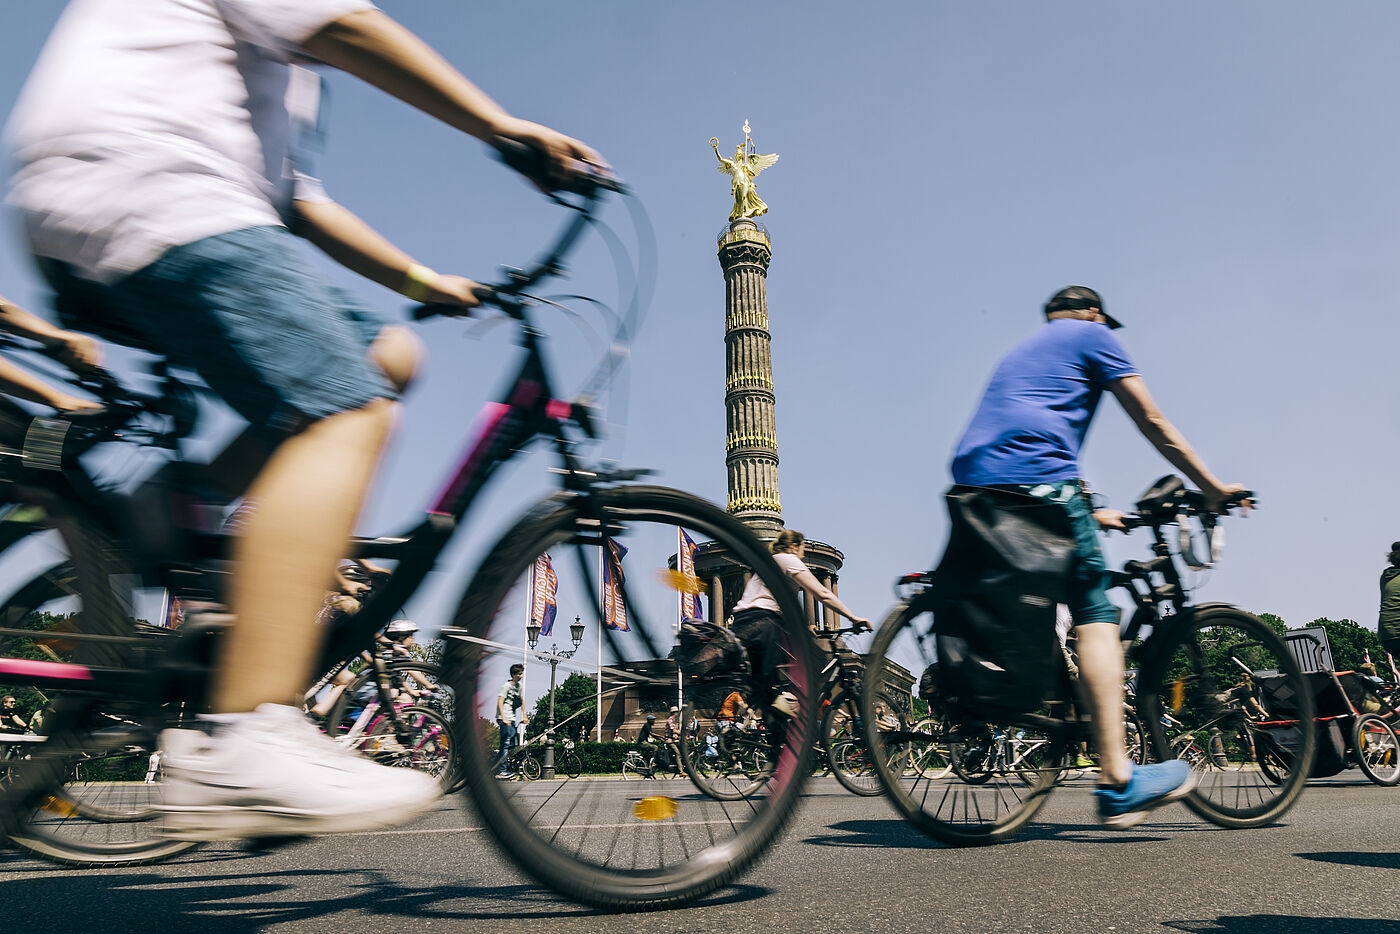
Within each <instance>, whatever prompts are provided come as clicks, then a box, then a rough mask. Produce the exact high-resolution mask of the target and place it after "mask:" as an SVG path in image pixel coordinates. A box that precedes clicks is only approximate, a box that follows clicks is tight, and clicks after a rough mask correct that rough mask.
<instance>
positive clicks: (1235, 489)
mask: <svg viewBox="0 0 1400 934" xmlns="http://www.w3.org/2000/svg"><path fill="white" fill-rule="evenodd" d="M1202 492H1203V493H1204V495H1205V498H1206V507H1207V508H1209V509H1210V511H1211V512H1214V513H1218V514H1220V515H1224V514H1225V513H1227V512H1229V511H1230V509H1231V508H1234V507H1238V508H1239V510H1240V515H1241V516H1245V515H1248V514H1249V511H1250V510H1251V509H1253V508H1254V499H1253V496H1252V494H1250V491H1249V488H1248V487H1246V486H1244V485H1243V484H1241V483H1227V484H1224V485H1223V486H1221V487H1219V488H1218V489H1215V490H1212V491H1202Z"/></svg>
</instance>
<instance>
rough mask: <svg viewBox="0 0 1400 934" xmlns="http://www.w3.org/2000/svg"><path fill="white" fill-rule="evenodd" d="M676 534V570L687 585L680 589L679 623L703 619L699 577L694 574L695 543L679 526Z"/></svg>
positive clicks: (703, 612)
mask: <svg viewBox="0 0 1400 934" xmlns="http://www.w3.org/2000/svg"><path fill="white" fill-rule="evenodd" d="M676 532H677V533H678V539H679V541H678V542H677V547H676V569H677V570H678V571H680V572H681V578H682V580H683V581H684V582H685V583H686V584H687V585H688V586H684V587H682V588H681V622H685V621H686V620H687V619H704V618H705V611H704V609H703V608H702V607H701V605H700V592H699V591H700V589H701V588H700V586H699V577H698V576H697V575H696V573H695V551H696V545H695V541H694V539H692V538H691V537H690V536H689V535H687V534H686V532H685V529H683V528H680V527H679V526H677V527H676Z"/></svg>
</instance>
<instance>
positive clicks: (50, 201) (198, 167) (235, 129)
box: [5, 0, 375, 282]
mask: <svg viewBox="0 0 1400 934" xmlns="http://www.w3.org/2000/svg"><path fill="white" fill-rule="evenodd" d="M374 8H375V7H374V4H373V3H371V2H370V0H141V2H139V3H133V2H131V0H73V2H72V3H70V4H69V6H68V8H67V9H66V10H64V12H63V15H62V17H61V18H60V19H59V21H58V25H57V26H55V27H54V31H53V34H52V35H51V36H49V39H48V42H47V43H46V44H45V45H44V49H43V52H41V53H40V56H39V60H38V62H37V63H36V64H35V66H34V71H33V72H32V73H31V74H30V76H29V79H28V81H26V82H25V85H24V89H23V90H22V91H21V92H20V97H19V100H18V102H17V103H16V105H15V109H14V112H13V114H12V115H11V117H10V120H9V123H8V125H7V126H6V129H5V136H6V143H7V148H8V149H9V150H10V151H11V153H12V156H13V158H14V161H15V163H16V171H15V175H14V177H13V178H12V179H11V186H10V194H9V199H8V200H9V202H10V203H11V204H13V205H14V206H16V207H17V208H18V209H19V210H20V213H21V217H22V219H23V221H24V225H25V232H26V234H27V235H28V237H29V243H30V248H31V250H32V251H33V252H34V253H35V255H38V256H44V257H50V258H53V259H57V260H61V261H63V262H65V263H68V264H69V265H70V266H72V267H73V269H74V271H75V272H77V273H78V274H79V275H82V276H85V277H87V278H91V279H95V280H98V281H102V282H112V281H115V280H116V279H119V278H121V277H122V276H124V275H126V274H127V273H130V272H134V271H136V270H138V269H141V268H142V267H144V266H146V265H148V264H150V263H151V262H153V261H154V260H155V259H157V258H158V257H159V256H160V255H161V254H162V253H164V252H165V251H166V250H167V249H169V248H170V247H173V246H179V245H182V244H186V243H191V242H193V241H195V240H199V239H202V238H204V237H210V236H214V235H216V234H222V233H229V232H230V231H234V230H242V229H244V228H247V227H257V226H266V225H285V224H286V220H287V218H288V216H289V213H290V209H291V204H292V200H293V197H294V196H295V197H296V198H306V199H309V200H321V199H324V197H325V196H324V194H322V193H319V192H318V191H317V189H316V186H314V185H312V184H310V180H309V179H303V180H302V181H303V182H305V183H307V187H306V188H304V189H302V188H298V178H297V171H296V167H295V165H294V164H293V161H292V159H293V154H294V153H295V151H296V147H297V145H298V142H299V140H298V136H299V134H300V132H301V128H300V126H299V125H298V121H297V114H295V113H294V112H293V111H294V110H295V109H297V108H298V107H302V108H305V107H310V108H312V109H313V110H314V107H315V97H316V96H317V95H313V94H311V93H310V91H309V87H308V86H307V85H304V84H301V83H300V82H299V80H298V79H297V78H296V77H294V76H295V73H296V72H297V71H299V69H293V68H291V67H290V66H291V65H292V64H293V63H294V62H298V61H301V62H306V61H309V59H307V58H306V56H305V53H303V52H301V51H300V44H301V43H303V42H305V41H306V40H307V39H309V38H310V37H311V36H313V35H315V34H316V33H317V32H319V31H320V30H321V29H322V28H323V27H325V26H326V25H328V24H329V23H331V22H334V21H335V20H337V19H340V18H342V17H344V16H346V15H348V14H350V13H354V12H358V11H361V10H369V9H374ZM311 77H312V80H315V76H314V75H313V76H311ZM318 87H319V84H318ZM289 103H290V108H291V109H289ZM311 119H313V120H314V117H312V118H311Z"/></svg>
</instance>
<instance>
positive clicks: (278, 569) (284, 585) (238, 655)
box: [212, 399, 397, 713]
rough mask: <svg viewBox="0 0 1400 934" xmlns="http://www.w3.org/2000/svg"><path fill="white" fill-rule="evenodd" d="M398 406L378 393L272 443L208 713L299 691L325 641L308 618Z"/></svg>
mask: <svg viewBox="0 0 1400 934" xmlns="http://www.w3.org/2000/svg"><path fill="white" fill-rule="evenodd" d="M396 409H397V406H396V404H395V403H393V402H391V401H389V400H386V399H379V400H375V401H374V402H371V403H370V404H369V405H367V406H365V407H364V408H362V409H356V410H354V411H351V412H341V413H339V414H337V415H332V416H331V417H329V418H326V419H323V420H321V421H319V422H316V423H314V424H312V425H310V426H308V427H307V428H306V429H305V430H303V431H301V432H300V433H298V434H296V435H293V436H292V437H290V438H288V439H287V440H286V441H284V442H283V443H282V444H281V445H279V446H278V447H277V449H276V450H274V451H273V452H272V455H271V457H270V458H269V459H268V461H267V465H266V466H265V467H264V468H263V470H262V472H261V473H259V475H258V478H257V479H256V480H255V481H254V482H253V485H252V486H251V487H250V488H249V490H248V496H250V497H251V498H253V499H256V500H257V501H258V503H259V505H260V508H259V509H258V510H257V512H256V513H254V514H253V515H252V516H250V517H249V519H248V522H247V525H246V526H245V527H244V529H243V532H242V534H241V535H240V537H239V539H238V541H237V543H236V544H235V546H234V575H233V584H232V588H231V589H232V594H231V600H230V609H231V610H232V611H233V613H234V615H235V616H236V617H237V620H238V621H237V623H236V624H235V625H234V626H233V628H232V630H231V631H230V632H229V633H227V638H226V639H225V642H224V645H223V647H222V649H221V656H220V659H219V665H218V669H217V671H216V672H215V675H214V690H213V698H212V711H213V712H214V713H242V712H245V711H250V710H252V709H253V708H254V707H256V706H257V705H258V704H261V703H265V702H271V703H277V704H292V703H295V702H296V701H297V700H299V699H300V697H301V694H302V692H303V691H305V689H306V684H307V683H308V681H309V680H310V677H311V666H312V664H313V663H314V661H315V654H316V652H317V650H318V649H319V647H320V641H321V633H320V632H318V631H317V630H316V628H315V627H314V626H313V625H312V622H311V621H312V620H314V619H315V618H316V613H317V611H318V610H319V609H320V607H321V603H322V600H323V599H324V597H325V592H326V589H327V588H328V587H329V586H330V583H331V577H332V573H333V569H334V567H335V563H336V561H337V559H339V558H340V557H341V556H342V555H343V554H344V552H345V542H346V540H347V539H348V538H349V537H350V533H351V531H352V530H353V528H354V524H355V520H356V518H357V517H358V516H359V513H360V507H361V506H362V505H363V503H364V499H365V493H366V491H367V490H368V488H369V483H370V480H371V479H372V477H373V475H374V469H375V466H376V465H377V464H378V461H379V454H380V452H381V450H382V449H383V447H384V443H385V441H386V440H387V438H388V434H389V429H390V427H391V426H392V424H393V420H394V413H395V411H396ZM274 645H275V646H276V651H272V650H271V647H272V646H274Z"/></svg>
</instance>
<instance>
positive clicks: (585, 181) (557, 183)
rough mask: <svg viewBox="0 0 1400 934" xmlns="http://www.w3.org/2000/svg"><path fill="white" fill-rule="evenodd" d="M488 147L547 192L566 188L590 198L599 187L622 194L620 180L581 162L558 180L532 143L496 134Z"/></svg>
mask: <svg viewBox="0 0 1400 934" xmlns="http://www.w3.org/2000/svg"><path fill="white" fill-rule="evenodd" d="M491 146H492V148H494V149H495V150H496V158H498V159H500V160H501V161H502V162H504V163H505V164H506V165H508V166H510V167H511V168H512V169H515V171H517V172H519V173H520V174H521V175H523V176H525V177H526V178H528V179H530V180H531V181H532V182H536V183H537V184H540V185H543V186H544V187H545V188H546V189H547V190H549V191H569V192H573V193H574V194H576V195H584V196H588V197H591V196H592V195H593V194H595V193H596V192H597V190H598V189H600V188H602V189H604V190H606V191H615V192H617V193H618V194H622V193H623V192H624V191H625V190H626V188H625V186H624V185H623V184H622V182H621V180H619V179H616V178H613V177H611V176H609V175H604V174H603V173H601V172H598V171H596V170H595V169H594V167H593V166H591V165H588V164H587V163H583V162H575V163H574V165H576V166H582V167H584V168H582V169H581V170H578V171H575V172H573V173H571V174H570V175H568V176H567V177H565V178H564V179H562V180H560V179H558V178H556V177H555V176H554V174H553V173H552V172H551V171H550V166H549V162H548V159H547V156H546V154H545V153H544V152H542V151H541V150H539V149H536V148H534V147H533V146H527V145H525V144H524V143H522V142H520V141H519V140H513V139H507V138H505V137H503V136H498V137H496V138H495V139H493V140H491Z"/></svg>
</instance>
